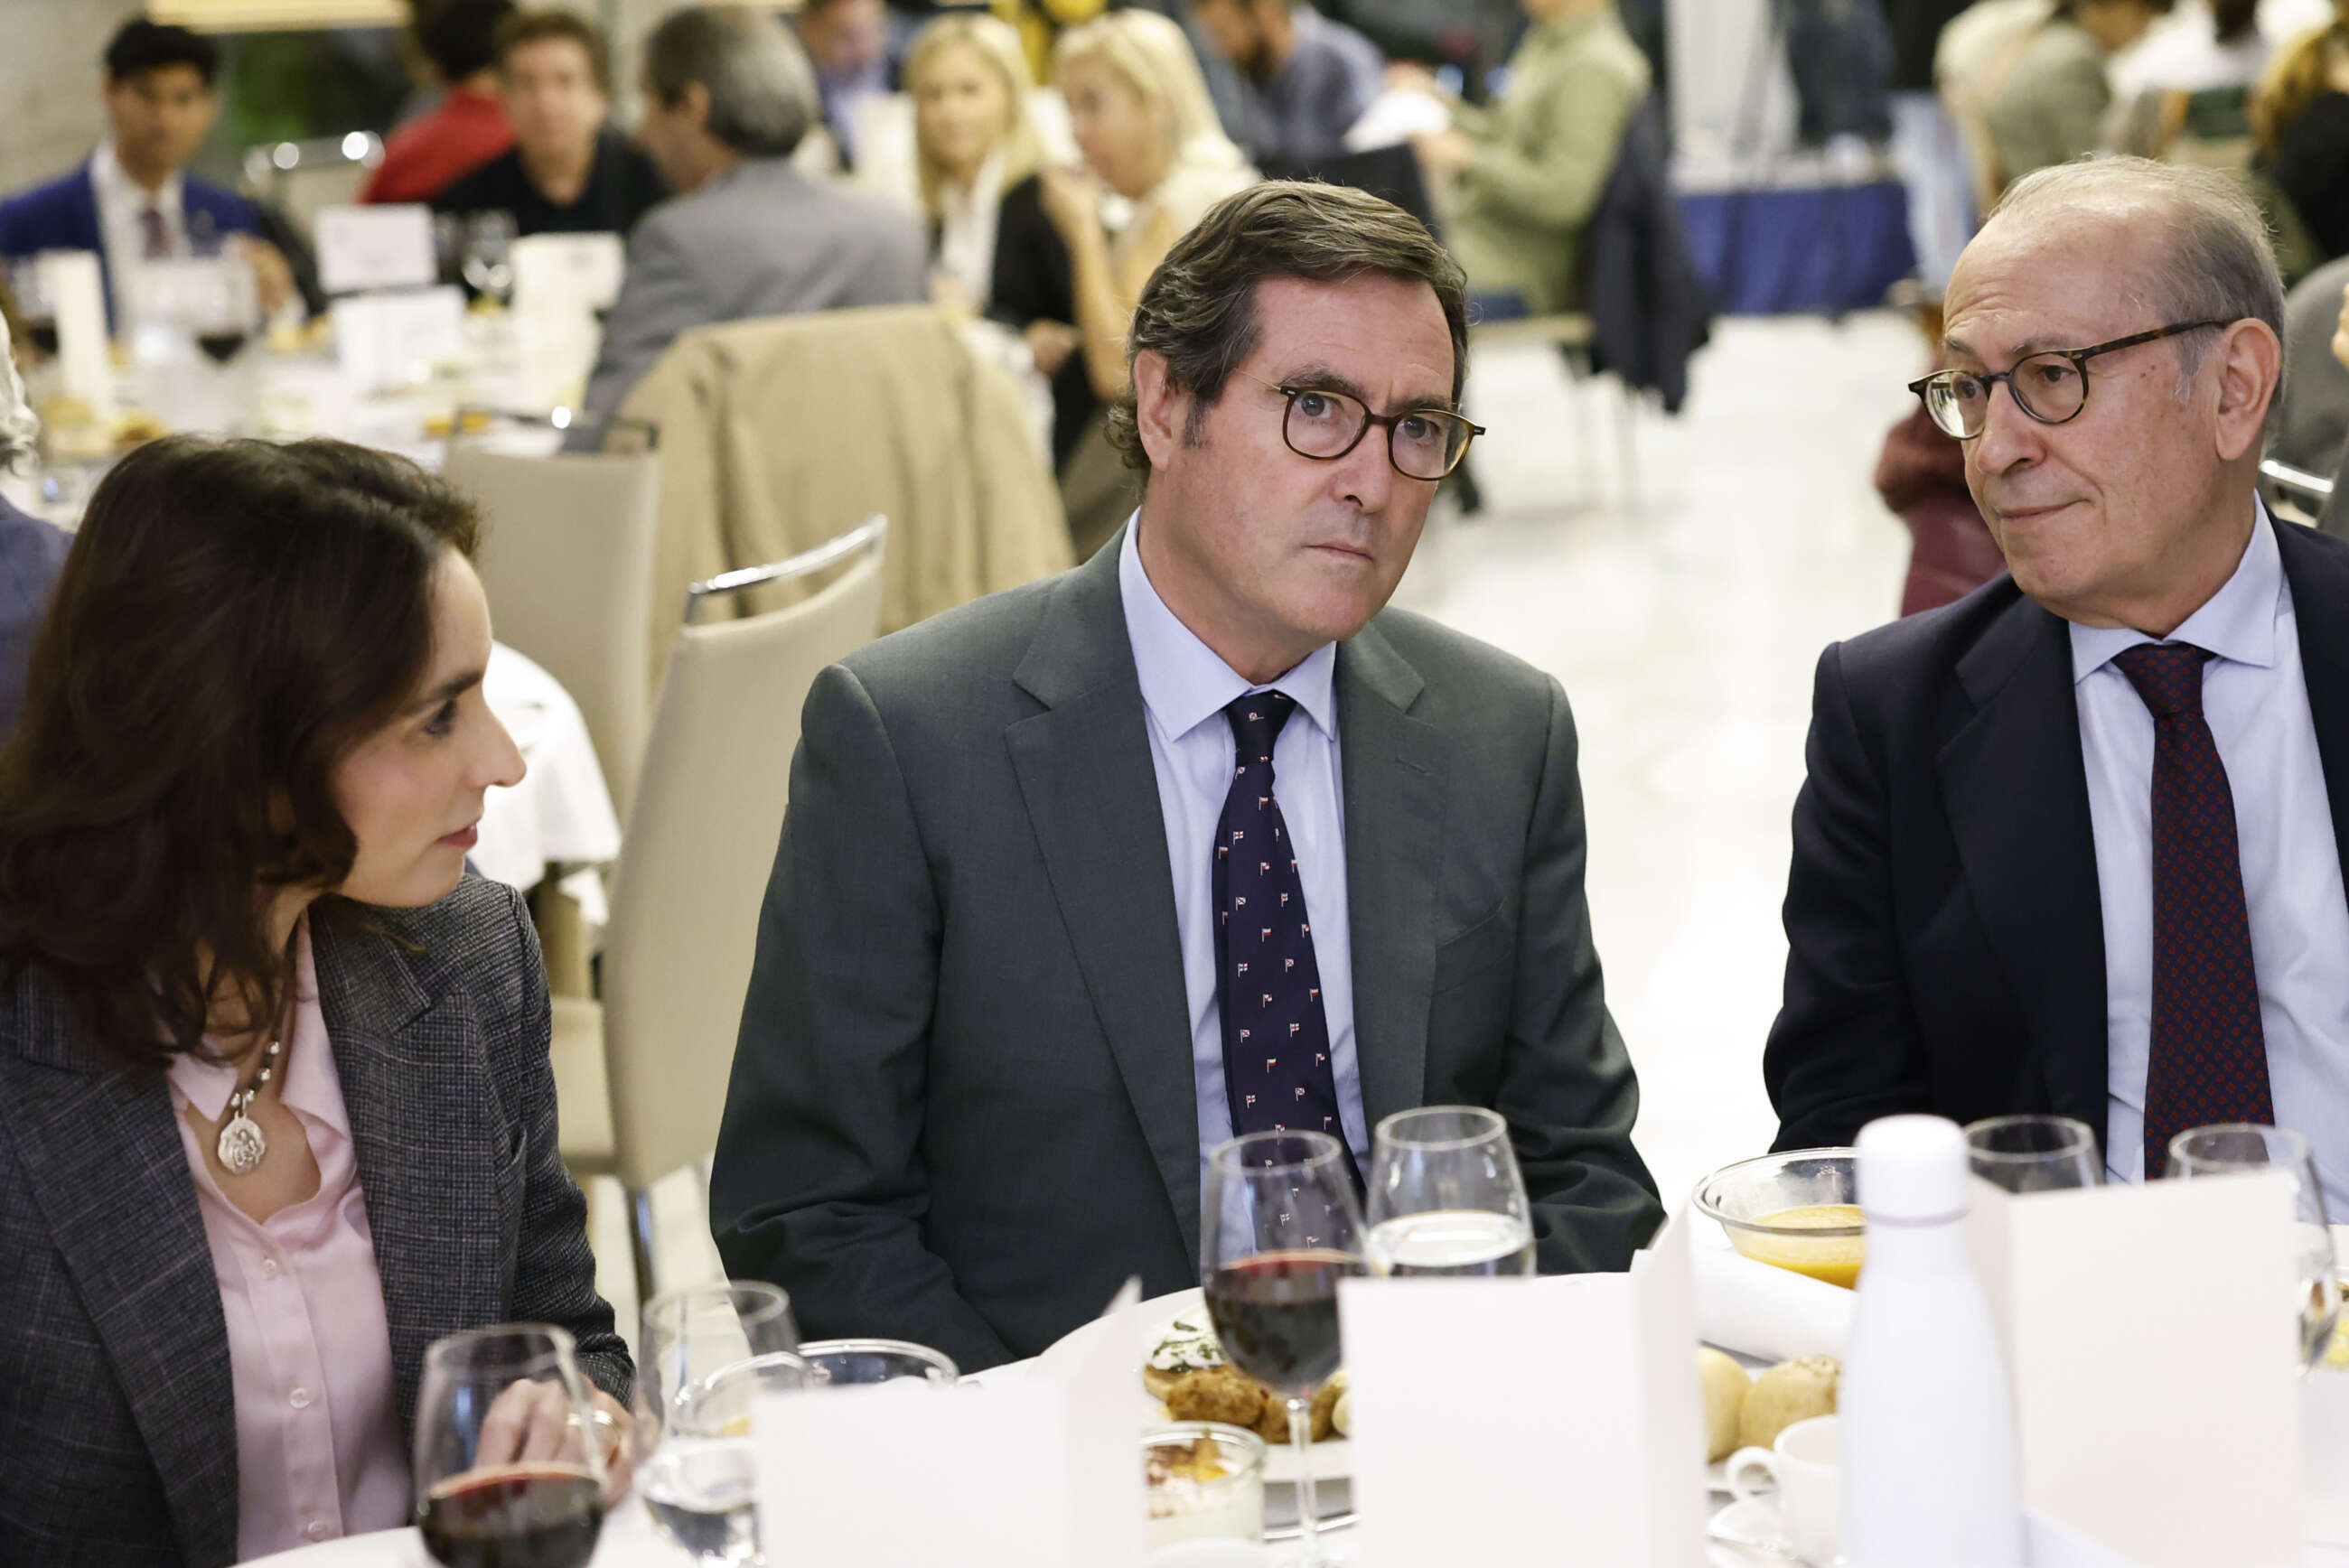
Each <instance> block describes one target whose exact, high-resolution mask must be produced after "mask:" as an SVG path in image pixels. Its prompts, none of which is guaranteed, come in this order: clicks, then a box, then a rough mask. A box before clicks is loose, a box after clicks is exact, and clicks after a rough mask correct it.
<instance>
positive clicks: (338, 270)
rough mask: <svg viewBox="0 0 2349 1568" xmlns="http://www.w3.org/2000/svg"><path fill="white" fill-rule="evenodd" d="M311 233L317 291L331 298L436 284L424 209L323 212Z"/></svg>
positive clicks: (437, 277) (429, 221)
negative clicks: (314, 241)
mask: <svg viewBox="0 0 2349 1568" xmlns="http://www.w3.org/2000/svg"><path fill="white" fill-rule="evenodd" d="M315 232H316V236H317V245H318V286H319V287H320V288H323V289H325V290H326V292H327V293H328V294H357V293H359V292H361V291H362V290H366V289H405V288H424V287H427V286H429V285H430V284H435V283H437V282H439V281H440V261H439V259H438V258H437V257H436V256H435V255H434V253H433V250H432V209H430V208H429V207H425V206H421V205H417V204H411V203H401V204H398V205H392V206H383V207H322V208H320V209H319V210H318V216H317V220H316V228H315Z"/></svg>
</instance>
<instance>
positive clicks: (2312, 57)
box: [2251, 0, 2349, 262]
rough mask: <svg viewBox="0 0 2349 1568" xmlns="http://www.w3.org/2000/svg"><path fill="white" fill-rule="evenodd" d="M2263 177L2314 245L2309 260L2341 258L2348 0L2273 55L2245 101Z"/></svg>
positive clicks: (2348, 217) (2347, 152)
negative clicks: (2322, 22) (2255, 90)
mask: <svg viewBox="0 0 2349 1568" xmlns="http://www.w3.org/2000/svg"><path fill="white" fill-rule="evenodd" d="M2251 128H2252V129H2253V130H2254V131H2255V132H2257V134H2258V136H2259V139H2260V154H2261V159H2262V160H2264V167H2265V170H2266V172H2267V174H2268V177H2269V178H2270V179H2271V180H2273V181H2275V184H2276V188H2277V189H2278V190H2280V191H2282V192H2283V194H2284V196H2285V198H2286V199H2287V200H2289V201H2291V203H2292V211H2293V213H2294V214H2295V215H2297V216H2298V218H2299V219H2300V221H2301V223H2302V225H2303V226H2304V227H2305V228H2306V230H2307V232H2308V237H2309V239H2310V241H2311V242H2313V245H2314V247H2315V255H2314V256H2313V258H2311V260H2312V261H2313V262H2323V261H2330V260H2332V259H2333V257H2335V256H2341V255H2349V0H2335V5H2334V13H2333V23H2332V25H2331V26H2325V27H2319V28H2317V29H2316V30H2314V31H2313V32H2310V33H2306V34H2303V35H2302V36H2300V37H2299V38H2297V39H2294V40H2293V41H2292V43H2290V44H2288V45H2286V46H2284V47H2283V48H2282V49H2280V50H2278V51H2277V52H2276V56H2275V58H2274V59H2273V60H2271V62H2269V65H2268V69H2267V74H2266V76H2264V77H2261V81H2260V87H2259V91H2258V93H2257V94H2256V95H2255V96H2254V97H2253V98H2252V99H2251Z"/></svg>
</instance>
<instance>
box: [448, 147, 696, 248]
mask: <svg viewBox="0 0 2349 1568" xmlns="http://www.w3.org/2000/svg"><path fill="white" fill-rule="evenodd" d="M667 196H668V187H667V185H666V184H664V183H663V182H662V181H661V177H660V170H658V169H657V168H655V167H654V165H653V160H651V159H650V158H648V157H647V156H646V155H645V152H644V150H642V149H641V148H639V147H637V146H636V144H635V143H634V142H631V141H629V140H628V139H626V137H623V136H622V135H620V134H619V132H617V131H616V130H614V129H611V128H610V127H609V126H606V127H605V128H604V130H603V132H602V133H601V134H600V135H598V136H597V137H596V139H595V163H594V164H593V165H592V166H591V167H590V168H589V169H588V170H587V183H586V184H585V186H583V187H582V188H581V189H580V191H579V200H577V201H574V202H572V203H570V204H569V205H568V206H563V207H558V206H556V205H555V204H554V202H552V201H548V200H547V199H546V198H545V197H544V196H543V195H542V194H540V192H539V189H538V187H537V186H535V185H533V184H532V183H531V182H530V176H529V175H527V174H525V173H523V168H522V150H521V149H520V148H517V147H510V148H508V149H506V150H505V151H503V152H502V153H500V154H498V156H496V157H495V158H492V159H491V160H489V161H488V162H487V163H484V164H482V165H481V167H480V168H479V169H476V170H472V171H471V173H468V174H465V175H461V176H460V177H459V178H458V179H457V180H456V181H452V182H451V183H450V185H449V186H448V188H447V189H445V190H443V191H441V192H440V195H438V196H435V197H434V198H432V210H433V211H435V212H511V213H512V214H513V219H514V232H515V233H516V234H517V235H523V234H626V232H628V231H629V230H631V229H633V228H635V227H636V220H637V219H639V218H641V217H643V216H644V215H645V212H646V211H647V209H649V208H650V207H652V206H653V205H654V204H656V203H657V202H659V201H664V200H666V199H667Z"/></svg>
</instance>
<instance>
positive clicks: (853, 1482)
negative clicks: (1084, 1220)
mask: <svg viewBox="0 0 2349 1568" xmlns="http://www.w3.org/2000/svg"><path fill="white" fill-rule="evenodd" d="M1140 1298H1141V1288H1140V1285H1139V1284H1137V1283H1134V1282H1129V1283H1128V1284H1126V1287H1125V1288H1124V1289H1123V1290H1122V1291H1120V1292H1119V1293H1118V1296H1117V1299H1116V1300H1115V1301H1113V1302H1112V1303H1111V1304H1110V1307H1109V1310H1108V1311H1107V1312H1106V1313H1104V1314H1102V1326H1101V1329H1100V1331H1099V1332H1098V1333H1096V1334H1094V1335H1093V1336H1092V1339H1091V1342H1090V1345H1089V1346H1088V1347H1087V1349H1086V1350H1085V1352H1084V1353H1083V1354H1082V1355H1081V1356H1075V1357H1069V1358H1068V1359H1067V1360H1065V1361H1063V1362H1061V1364H1060V1365H1058V1366H1057V1367H1053V1368H1050V1369H1048V1368H1043V1367H1039V1368H1038V1373H1037V1375H1036V1376H1034V1377H1029V1378H1025V1379H1022V1380H1020V1381H1019V1382H1015V1383H1009V1384H991V1385H987V1386H983V1387H963V1388H957V1389H954V1390H951V1391H945V1390H937V1389H931V1388H923V1387H911V1386H906V1385H903V1384H899V1385H891V1384H883V1385H881V1386H880V1387H867V1388H838V1389H830V1390H823V1391H818V1392H814V1393H807V1394H775V1395H770V1396H768V1397H767V1398H764V1399H762V1400H761V1402H760V1403H759V1404H758V1406H757V1407H756V1408H754V1409H753V1410H752V1412H751V1423H750V1425H751V1435H752V1439H753V1441H754V1442H755V1444H756V1446H757V1449H758V1463H759V1491H758V1507H759V1529H760V1534H761V1540H762V1541H765V1542H769V1543H770V1544H769V1546H768V1552H769V1554H770V1556H771V1557H772V1558H773V1559H774V1560H775V1561H778V1562H792V1563H855V1564H856V1565H857V1568H939V1565H940V1564H943V1563H952V1564H954V1565H955V1568H1140V1564H1141V1563H1142V1561H1143V1508H1144V1503H1143V1481H1142V1448H1141V1443H1140V1441H1139V1433H1138V1432H1137V1430H1136V1429H1135V1427H1134V1424H1133V1409H1134V1403H1135V1401H1134V1393H1133V1378H1134V1367H1135V1364H1136V1361H1137V1359H1138V1357H1137V1354H1136V1346H1137V1345H1138V1344H1139V1336H1140V1334H1141V1329H1140V1328H1139V1326H1137V1324H1136V1322H1135V1315H1134V1305H1135V1303H1136V1302H1137V1301H1139V1300H1140ZM778 1546H780V1547H781V1551H780V1553H778V1551H777V1548H778Z"/></svg>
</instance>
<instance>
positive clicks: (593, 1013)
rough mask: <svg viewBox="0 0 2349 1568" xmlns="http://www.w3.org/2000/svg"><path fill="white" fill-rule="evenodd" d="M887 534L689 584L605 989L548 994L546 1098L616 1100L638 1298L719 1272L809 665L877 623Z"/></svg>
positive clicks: (626, 840)
mask: <svg viewBox="0 0 2349 1568" xmlns="http://www.w3.org/2000/svg"><path fill="white" fill-rule="evenodd" d="M887 531H888V521H887V520H886V519H885V518H881V517H874V518H872V519H870V520H868V521H866V522H864V524H863V525H862V526H861V527H859V528H857V529H855V530H854V531H851V532H849V533H846V534H843V535H842V536H841V537H839V538H837V539H835V540H833V541H831V542H828V543H825V544H823V545H820V546H818V547H817V548H815V549H813V550H811V551H807V552H803V553H802V554H799V555H796V556H793V557H792V558H791V559H790V560H787V561H782V562H777V563H775V564H773V565H769V566H755V567H749V568H745V569H743V570H741V571H738V572H729V573H724V574H723V575H722V576H719V577H716V578H713V579H711V580H710V581H709V582H707V583H696V584H694V586H693V587H692V589H691V590H690V598H689V603H688V608H687V614H686V624H685V625H684V626H683V627H681V628H680V629H679V630H678V634H677V639H676V642H675V644H674V645H673V649H672V652H671V654H670V655H669V661H668V668H667V675H666V676H665V677H664V679H663V681H662V685H661V696H660V704H659V707H658V708H657V711H656V713H655V715H654V718H653V726H652V735H651V738H650V740H649V742H648V744H647V748H646V752H645V766H644V771H643V773H642V774H641V775H640V776H639V778H638V780H637V789H636V800H635V803H634V805H633V806H632V807H631V808H630V810H629V811H628V814H627V827H626V831H625V832H624V833H623V834H622V836H621V843H620V859H619V862H618V864H617V866H616V868H615V869H614V872H613V878H612V898H611V906H612V909H611V923H610V924H609V925H608V926H607V927H606V928H605V938H604V965H603V987H602V990H603V995H602V999H601V1001H600V1003H599V1002H595V1001H589V1000H586V999H585V998H581V997H571V996H557V997H555V998H554V1054H555V1060H556V1077H557V1086H558V1087H557V1094H558V1096H559V1097H560V1098H561V1099H562V1100H563V1102H564V1104H566V1105H567V1104H568V1101H569V1095H570V1089H569V1088H567V1087H564V1075H565V1071H566V1067H567V1070H568V1072H569V1073H570V1074H571V1075H572V1078H574V1080H577V1081H580V1083H581V1089H580V1092H581V1094H582V1097H583V1103H585V1104H591V1105H593V1104H595V1103H597V1102H598V1100H599V1099H600V1101H601V1103H602V1104H604V1105H607V1106H608V1107H609V1113H610V1118H611V1128H612V1133H613V1159H612V1169H613V1171H615V1172H616V1174H617V1176H618V1179H619V1181H620V1183H621V1184H622V1185H623V1186H624V1187H625V1188H626V1191H627V1193H628V1197H629V1202H630V1206H631V1216H632V1221H633V1224H634V1229H635V1233H636V1249H637V1250H636V1264H637V1274H638V1282H637V1283H639V1284H640V1285H641V1286H642V1288H644V1289H646V1290H648V1291H658V1290H667V1289H670V1288H673V1287H674V1286H676V1285H678V1284H684V1283H691V1282H693V1281H694V1280H696V1279H698V1278H705V1277H711V1276H713V1275H714V1276H716V1277H722V1270H721V1269H719V1264H718V1262H717V1252H716V1248H715V1246H714V1245H713V1243H711V1241H710V1239H709V1196H708V1188H707V1172H706V1161H707V1159H708V1156H709V1152H710V1150H712V1149H713V1148H714V1147H715V1146H716V1144H717V1140H718V1122H719V1114H720V1112H721V1111H722V1110H723V1109H724V1108H725V1104H726V1088H727V1081H728V1079H729V1078H730V1075H731V1072H732V1068H733V1063H734V1039H735V1034H736V1031H737V1029H738V1027H739V1026H740V1022H741V1015H742V997H743V994H744V992H745V991H746V990H747V989H748V988H749V986H750V965H751V959H752V956H753V954H754V951H755V949H756V945H757V938H758V923H759V906H760V903H761V899H762V897H763V896H764V894H765V891H766V885H767V877H768V872H769V871H770V869H771V866H772V865H773V862H774V854H775V845H776V842H777V841H778V839H779V838H780V837H781V832H782V822H783V805H784V799H785V795H786V792H787V789H788V780H789V777H790V771H791V759H792V751H793V749H794V748H796V747H797V746H798V744H799V733H800V708H801V706H802V704H803V703H804V702H805V701H806V698H807V693H808V688H809V687H810V686H812V685H813V684H814V681H815V677H816V676H817V674H818V672H820V671H821V670H823V667H824V666H825V665H830V664H833V663H835V662H837V661H838V660H839V659H841V658H843V657H844V656H845V655H848V654H851V653H853V652H854V651H855V650H856V649H857V648H859V647H861V646H863V645H864V644H866V643H868V642H870V641H872V640H873V638H874V636H875V635H876V634H878V633H879V630H880V624H881V592H882V571H881V555H882V548H883V543H884V541H885V537H886V534H887ZM832 568H842V569H843V570H842V571H841V573H840V575H839V576H838V577H837V578H836V579H835V580H834V581H833V582H832V583H830V584H829V585H827V586H826V587H824V588H823V589H822V590H821V591H819V592H818V593H815V594H814V595H813V596H812V597H810V598H807V599H804V600H802V601H801V602H800V603H795V604H792V605H790V606H788V607H786V608H783V609H781V610H774V611H770V612H768V613H767V614H761V615H754V616H750V617H748V618H746V619H741V620H719V621H713V622H711V623H709V624H699V617H700V609H701V606H702V605H704V604H706V603H709V602H710V601H712V600H715V599H719V598H722V597H726V596H729V595H731V594H735V593H742V592H745V591H746V590H750V589H754V588H761V587H765V586H767V585H769V584H771V583H781V582H787V581H792V580H797V579H803V578H807V577H810V576H812V575H814V574H815V573H821V572H823V571H826V570H828V569H832ZM637 667H638V668H639V669H641V668H642V667H643V666H642V665H641V663H639V665H637ZM597 1067H601V1068H603V1069H604V1070H605V1073H607V1074H608V1082H607V1084H606V1085H605V1086H602V1087H605V1088H606V1091H607V1092H606V1093H605V1094H604V1095H603V1096H601V1097H598V1096H597V1095H596V1094H595V1088H596V1087H598V1086H595V1085H594V1084H591V1083H588V1082H586V1081H585V1080H587V1079H588V1078H591V1077H592V1076H593V1074H594V1071H595V1068H597ZM568 1119H569V1118H568V1115H567V1113H566V1116H565V1120H566V1121H567V1120H568Z"/></svg>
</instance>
